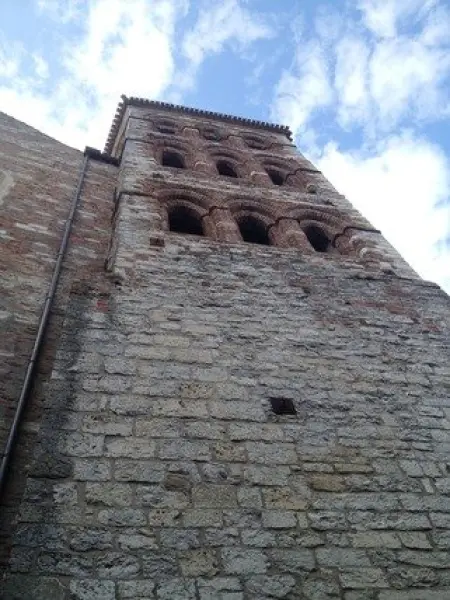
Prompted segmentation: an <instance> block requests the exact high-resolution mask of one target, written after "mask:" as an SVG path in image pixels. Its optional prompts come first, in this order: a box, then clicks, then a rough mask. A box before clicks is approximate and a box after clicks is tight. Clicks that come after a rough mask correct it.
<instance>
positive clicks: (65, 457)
mask: <svg viewBox="0 0 450 600" xmlns="http://www.w3.org/2000/svg"><path fill="white" fill-rule="evenodd" d="M166 242H167V243H166V246H165V247H164V248H153V249H150V250H149V252H148V255H147V257H146V260H145V263H144V262H142V263H141V264H140V268H139V283H138V284H137V283H136V284H135V285H129V284H124V285H123V287H122V288H121V289H118V288H114V291H112V292H111V295H110V296H109V297H108V299H105V297H101V298H100V297H99V296H98V295H97V294H96V293H95V292H92V293H87V290H84V291H83V293H82V294H79V293H73V294H72V296H71V301H70V305H69V311H68V314H67V317H66V324H65V330H64V335H63V338H62V342H61V347H60V350H59V352H58V356H57V359H56V363H55V367H54V371H53V375H52V384H51V385H50V386H49V392H48V393H49V395H48V404H47V416H46V418H45V421H44V425H43V428H42V431H41V442H40V450H39V452H41V454H38V459H37V461H36V464H35V466H34V468H33V471H32V473H31V476H30V479H29V481H28V486H27V492H26V497H25V499H24V502H23V505H22V509H21V516H20V526H19V528H18V532H17V535H16V538H15V546H14V549H13V556H12V565H11V575H10V578H9V587H8V588H7V591H6V592H5V597H6V598H24V597H25V598H28V597H30V598H50V597H51V598H61V599H62V598H69V597H70V598H102V599H105V600H106V599H111V600H112V599H117V598H119V599H122V598H123V599H125V598H158V599H159V598H161V599H163V598H164V599H171V600H172V599H174V598H180V599H187V598H200V599H202V600H205V599H209V598H211V599H212V598H214V599H216V598H223V599H225V598H226V599H227V600H231V599H233V600H238V599H242V598H245V599H250V598H252V599H255V600H256V599H258V600H260V599H263V598H290V599H293V598H311V599H318V598H345V599H347V600H357V599H364V600H367V599H375V598H376V599H379V600H403V599H404V600H406V599H408V600H409V599H411V598H417V599H419V598H420V599H421V600H426V599H433V600H435V599H438V598H439V599H441V598H445V597H447V595H449V594H450V551H449V550H450V546H449V544H450V537H449V526H450V521H449V519H450V502H449V497H448V494H449V490H450V488H449V485H450V478H449V464H448V456H449V454H448V452H449V449H450V448H449V437H450V436H449V428H450V403H449V400H448V396H449V395H448V385H449V377H450V373H449V370H448V360H447V357H448V349H449V348H448V345H449V339H450V337H449V332H448V319H447V315H448V304H449V299H448V297H447V296H445V294H443V293H442V292H441V291H439V290H438V289H437V288H436V287H435V286H433V285H430V284H425V283H423V282H420V281H412V280H411V281H405V280H398V279H397V278H389V277H381V276H380V277H376V276H367V275H366V274H365V273H364V270H363V269H361V268H358V267H353V268H351V267H347V266H345V265H344V266H342V265H338V264H335V263H333V262H332V261H327V260H323V259H317V260H315V261H313V262H311V261H310V260H308V261H305V260H304V259H303V258H302V257H301V256H298V254H297V253H295V252H294V251H289V250H276V249H271V248H268V249H264V248H260V247H254V246H251V245H248V244H247V245H242V244H241V245H234V246H229V247H228V246H224V245H221V244H218V243H211V242H207V241H203V240H197V239H194V240H189V239H186V238H183V237H180V236H177V235H176V234H167V238H166ZM446 328H447V329H446ZM280 396H282V397H288V398H291V399H292V400H293V402H294V404H295V406H296V409H297V415H295V416H282V417H278V416H275V415H274V414H273V413H272V411H271V408H270V398H271V397H280ZM31 589H32V590H33V592H30V591H29V590H31Z"/></svg>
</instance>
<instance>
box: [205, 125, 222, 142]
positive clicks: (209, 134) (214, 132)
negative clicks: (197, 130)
mask: <svg viewBox="0 0 450 600" xmlns="http://www.w3.org/2000/svg"><path fill="white" fill-rule="evenodd" d="M203 137H204V138H206V139H207V140H214V141H218V140H220V139H221V137H222V136H221V135H220V131H219V130H218V129H212V128H211V129H204V130H203Z"/></svg>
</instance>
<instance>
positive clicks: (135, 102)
mask: <svg viewBox="0 0 450 600" xmlns="http://www.w3.org/2000/svg"><path fill="white" fill-rule="evenodd" d="M127 106H150V107H153V108H162V109H164V110H168V111H172V112H177V113H180V114H189V115H196V116H199V117H210V118H213V119H219V120H221V121H228V122H229V123H238V124H240V125H245V126H247V127H255V128H258V129H268V130H271V131H276V132H277V133H283V134H284V135H285V136H286V137H287V138H288V139H289V140H292V132H291V130H290V129H289V127H287V126H286V125H276V124H274V123H268V122H266V121H256V120H254V119H245V118H243V117H235V116H233V115H225V114H222V113H216V112H212V111H209V110H201V109H198V108H190V107H188V106H180V105H178V104H169V103H168V102H159V101H157V100H147V99H146V98H135V97H133V96H130V97H127V96H125V95H122V96H121V100H120V102H119V104H118V106H117V110H116V114H115V116H114V119H113V122H112V125H111V129H110V130H109V134H108V139H107V140H106V144H105V153H107V154H110V153H111V152H112V148H113V146H114V142H115V140H116V136H117V133H118V131H119V127H120V123H121V122H122V117H123V115H124V112H125V109H126V107H127Z"/></svg>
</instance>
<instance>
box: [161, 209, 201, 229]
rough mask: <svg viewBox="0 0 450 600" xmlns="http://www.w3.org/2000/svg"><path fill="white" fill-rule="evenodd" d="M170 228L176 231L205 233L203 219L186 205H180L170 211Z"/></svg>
mask: <svg viewBox="0 0 450 600" xmlns="http://www.w3.org/2000/svg"><path fill="white" fill-rule="evenodd" d="M169 229H170V231H174V232H175V233H188V234H190V235H204V234H203V226H202V222H201V220H200V219H199V217H198V216H197V215H196V214H195V213H193V212H192V211H191V210H189V209H188V208H186V207H185V206H178V207H176V208H173V209H172V210H171V211H170V212H169Z"/></svg>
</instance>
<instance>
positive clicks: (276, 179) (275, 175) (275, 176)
mask: <svg viewBox="0 0 450 600" xmlns="http://www.w3.org/2000/svg"><path fill="white" fill-rule="evenodd" d="M266 171H267V175H268V176H269V177H270V179H271V180H272V183H273V184H274V185H283V183H284V177H283V175H282V174H281V173H280V172H279V171H277V170H276V169H266Z"/></svg>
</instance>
